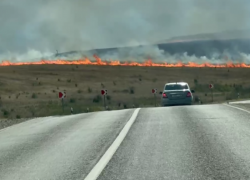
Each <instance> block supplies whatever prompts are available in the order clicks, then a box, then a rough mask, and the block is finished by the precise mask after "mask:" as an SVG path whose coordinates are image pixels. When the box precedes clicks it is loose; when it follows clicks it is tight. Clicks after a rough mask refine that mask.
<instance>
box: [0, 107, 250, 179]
mask: <svg viewBox="0 0 250 180" xmlns="http://www.w3.org/2000/svg"><path fill="white" fill-rule="evenodd" d="M133 113H134V110H132V109H131V110H122V111H111V112H98V113H89V114H81V115H72V116H65V117H50V118H38V119H35V120H31V121H27V122H25V123H22V124H19V125H15V126H12V127H10V128H7V129H3V130H1V131H0V179H1V180H7V179H8V180H16V179H20V180H26V179H28V180H29V179H32V180H33V179H39V180H52V179H53V180H57V179H58V180H59V179H60V180H64V179H73V180H74V179H84V178H85V177H86V176H87V175H88V173H89V172H90V171H91V169H92V168H93V167H95V165H96V164H98V161H99V160H100V158H101V157H102V155H103V154H104V153H105V152H106V150H107V149H108V148H109V146H110V145H111V144H112V143H113V142H114V140H115V139H116V137H119V136H118V134H119V132H121V130H122V128H123V127H124V126H125V124H126V123H127V122H128V120H129V119H130V117H131V116H132V114H133ZM249 117H250V114H249V113H248V112H246V111H241V110H239V109H235V108H232V107H228V106H225V105H201V106H175V107H160V108H143V109H141V110H140V111H139V113H138V115H137V117H136V119H135V122H134V123H133V125H132V126H131V129H130V130H129V131H128V134H127V135H126V136H125V139H124V140H123V142H122V143H121V144H120V146H119V148H118V149H117V151H116V152H115V153H114V155H113V157H112V158H111V160H110V161H109V162H108V164H107V166H106V167H105V168H104V169H103V171H102V172H101V174H100V176H99V177H98V179H99V180H115V179H117V180H118V179H119V180H123V179H124V180H125V179H131V180H135V179H136V180H137V179H139V180H140V179H145V180H152V179H157V180H158V179H171V180H174V179H178V180H179V179H180V180H182V179H185V180H188V179H226V180H230V179H250V153H249V152H250V143H249V142H250V118H249Z"/></svg>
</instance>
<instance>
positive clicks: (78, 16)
mask: <svg viewBox="0 0 250 180" xmlns="http://www.w3.org/2000/svg"><path fill="white" fill-rule="evenodd" d="M249 19H250V1H249V0H209V1H208V0H155V1H152V0H91V1H87V0H74V1H72V0H1V1H0V24H1V28H0V60H6V59H8V60H11V61H27V60H30V59H35V58H39V57H49V56H51V55H52V54H54V53H55V52H56V50H59V52H65V51H71V50H80V51H82V50H89V49H96V48H107V47H123V46H130V45H141V44H152V43H154V42H159V41H163V40H166V39H169V38H172V37H175V36H185V35H190V34H200V33H212V32H222V31H227V30H237V29H250V23H249ZM122 51H123V50H120V51H119V52H118V53H116V54H114V53H113V54H112V53H111V54H110V53H108V54H106V55H105V54H104V55H102V56H103V58H105V59H117V58H125V55H128V57H126V58H127V59H130V58H133V59H135V58H137V57H135V56H136V55H137V56H138V59H141V58H142V57H143V58H144V56H151V57H156V58H159V59H160V60H162V61H163V60H166V59H168V58H167V57H170V55H168V54H166V53H165V52H162V51H161V50H159V49H158V48H157V47H156V46H149V47H147V48H144V49H139V50H131V51H130V52H127V51H125V52H122ZM85 54H86V53H85ZM75 56H76V55H75ZM77 56H81V54H78V55H77ZM176 56H179V55H171V58H170V59H169V60H171V59H172V60H173V59H175V58H173V57H176ZM181 56H182V57H183V59H184V58H185V57H186V56H187V55H185V54H181ZM188 57H189V59H190V58H191V59H194V58H192V57H191V56H188ZM243 57H244V58H245V59H246V57H248V55H246V54H242V58H243ZM75 58H76V57H75ZM203 58H204V57H203ZM244 58H243V59H244ZM177 59H179V57H178V58H177ZM199 59H201V58H200V57H197V61H198V60H199ZM243 59H242V60H243ZM244 61H245V60H244Z"/></svg>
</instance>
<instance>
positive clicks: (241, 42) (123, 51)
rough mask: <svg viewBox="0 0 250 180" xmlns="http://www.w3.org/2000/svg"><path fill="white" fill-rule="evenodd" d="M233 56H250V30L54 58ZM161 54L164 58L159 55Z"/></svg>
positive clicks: (68, 54) (76, 53) (208, 34)
mask: <svg viewBox="0 0 250 180" xmlns="http://www.w3.org/2000/svg"><path fill="white" fill-rule="evenodd" d="M225 52H226V55H230V58H231V59H232V60H233V59H239V58H240V57H241V54H240V53H245V54H250V30H236V31H225V32H220V33H207V34H196V35H190V36H179V37H173V38H171V39H168V40H163V41H159V42H158V43H154V44H152V45H141V46H130V47H119V48H118V47H114V48H103V49H93V50H89V51H70V52H64V53H58V54H56V55H55V57H67V56H69V57H71V56H81V57H82V56H88V57H91V56H93V54H96V55H98V56H100V57H104V58H107V59H114V58H117V59H122V58H120V57H123V59H126V56H128V57H132V56H133V57H134V58H135V59H137V58H138V56H140V57H142V58H147V57H152V58H157V57H159V56H165V54H166V53H167V54H170V55H174V54H183V53H186V54H187V55H190V56H192V55H195V56H197V57H201V56H206V57H208V58H212V57H214V54H217V58H222V57H225ZM159 53H161V54H159Z"/></svg>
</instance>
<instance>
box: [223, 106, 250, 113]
mask: <svg viewBox="0 0 250 180" xmlns="http://www.w3.org/2000/svg"><path fill="white" fill-rule="evenodd" d="M223 105H224V106H228V107H231V108H234V109H239V110H241V111H244V112H247V113H249V114H250V111H248V110H245V109H242V108H239V107H235V106H231V105H228V104H223Z"/></svg>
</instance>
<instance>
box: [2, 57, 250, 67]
mask: <svg viewBox="0 0 250 180" xmlns="http://www.w3.org/2000/svg"><path fill="white" fill-rule="evenodd" d="M94 58H95V59H96V61H95V62H93V61H90V60H89V59H88V58H85V59H79V60H73V61H68V60H62V59H58V60H41V61H37V62H10V61H2V63H0V66H20V65H42V64H57V65H72V64H74V65H104V66H153V67H213V68H214V67H218V68H250V64H245V63H232V62H228V63H226V64H212V63H202V64H198V63H195V62H189V63H182V62H178V63H154V62H153V61H152V60H151V59H149V60H146V61H144V62H142V63H139V62H121V61H119V60H115V61H114V60H110V61H103V60H102V59H101V58H100V57H98V56H97V55H94Z"/></svg>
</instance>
